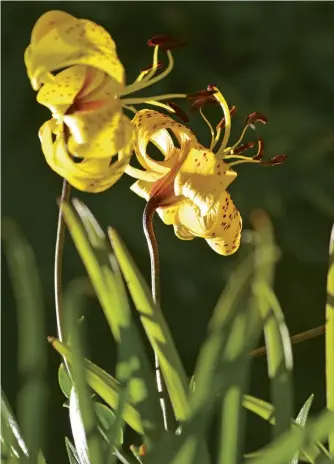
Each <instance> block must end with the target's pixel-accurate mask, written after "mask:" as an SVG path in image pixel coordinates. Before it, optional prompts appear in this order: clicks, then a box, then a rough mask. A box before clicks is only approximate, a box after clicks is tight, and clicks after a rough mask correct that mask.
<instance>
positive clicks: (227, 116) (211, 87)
mask: <svg viewBox="0 0 334 464" xmlns="http://www.w3.org/2000/svg"><path fill="white" fill-rule="evenodd" d="M208 90H209V91H210V90H214V91H215V92H216V93H215V94H214V96H215V98H216V99H217V101H218V102H219V103H220V106H221V107H222V109H223V113H224V117H225V133H224V137H223V141H222V143H221V145H220V147H219V150H218V152H217V156H222V155H223V153H224V150H225V148H226V145H227V142H228V139H229V138H230V133H231V115H230V110H229V107H228V105H227V102H226V100H225V98H224V97H223V95H222V94H221V92H219V90H218V89H217V87H215V86H214V85H209V86H208Z"/></svg>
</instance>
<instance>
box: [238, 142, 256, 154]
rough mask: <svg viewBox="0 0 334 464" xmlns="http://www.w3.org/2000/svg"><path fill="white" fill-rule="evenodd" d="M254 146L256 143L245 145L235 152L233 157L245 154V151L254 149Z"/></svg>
mask: <svg viewBox="0 0 334 464" xmlns="http://www.w3.org/2000/svg"><path fill="white" fill-rule="evenodd" d="M254 146H255V142H247V143H243V144H241V145H239V146H238V147H237V148H235V149H234V150H233V155H240V153H243V152H244V151H246V150H248V149H249V148H253V147H254Z"/></svg>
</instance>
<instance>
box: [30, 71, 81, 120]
mask: <svg viewBox="0 0 334 464" xmlns="http://www.w3.org/2000/svg"><path fill="white" fill-rule="evenodd" d="M87 72H88V67H87V66H82V65H80V66H72V67H71V68H68V69H65V70H64V71H61V72H60V73H58V74H57V76H55V79H54V81H53V82H52V83H49V84H44V85H43V87H42V88H41V89H40V91H39V92H38V94H37V101H38V103H40V104H41V105H44V106H46V107H48V108H49V109H50V111H51V112H52V113H54V114H58V115H59V114H60V115H64V114H65V112H66V111H67V109H68V108H69V106H70V105H72V103H73V102H74V99H75V98H76V96H77V95H78V93H79V92H80V90H81V89H82V87H83V86H84V83H85V80H86V76H87Z"/></svg>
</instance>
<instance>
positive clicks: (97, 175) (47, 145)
mask: <svg viewBox="0 0 334 464" xmlns="http://www.w3.org/2000/svg"><path fill="white" fill-rule="evenodd" d="M53 132H55V122H54V120H50V121H48V122H46V123H45V124H43V126H42V127H41V129H40V131H39V136H40V139H41V145H42V150H43V153H44V156H45V159H46V161H47V163H48V164H49V166H50V167H51V168H52V169H53V170H54V171H55V172H56V173H57V174H59V175H60V176H61V177H64V178H65V179H66V180H67V181H68V182H69V183H70V184H71V185H72V186H73V187H75V188H77V189H78V190H82V191H84V192H92V193H98V192H102V191H104V190H106V189H108V188H109V187H111V186H112V185H113V184H114V183H115V182H117V180H118V179H119V178H120V177H121V176H122V174H123V173H124V170H125V167H126V166H127V164H128V163H129V160H130V157H131V155H130V154H129V153H124V152H122V154H121V156H119V159H118V160H117V161H116V162H114V163H112V164H110V163H111V159H107V158H102V159H85V160H83V161H81V162H80V163H76V162H74V161H73V160H72V159H71V157H70V156H69V153H68V151H67V149H66V145H65V143H64V137H63V134H62V133H59V135H58V136H57V140H56V141H55V142H53V140H52V133H53Z"/></svg>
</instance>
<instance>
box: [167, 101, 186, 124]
mask: <svg viewBox="0 0 334 464" xmlns="http://www.w3.org/2000/svg"><path fill="white" fill-rule="evenodd" d="M168 106H170V107H171V108H172V109H173V110H174V111H175V115H176V116H177V117H179V118H180V119H181V121H183V122H184V123H185V124H187V123H188V122H189V118H188V115H187V113H186V112H185V111H183V109H182V108H180V107H179V106H178V105H176V103H174V102H168Z"/></svg>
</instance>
